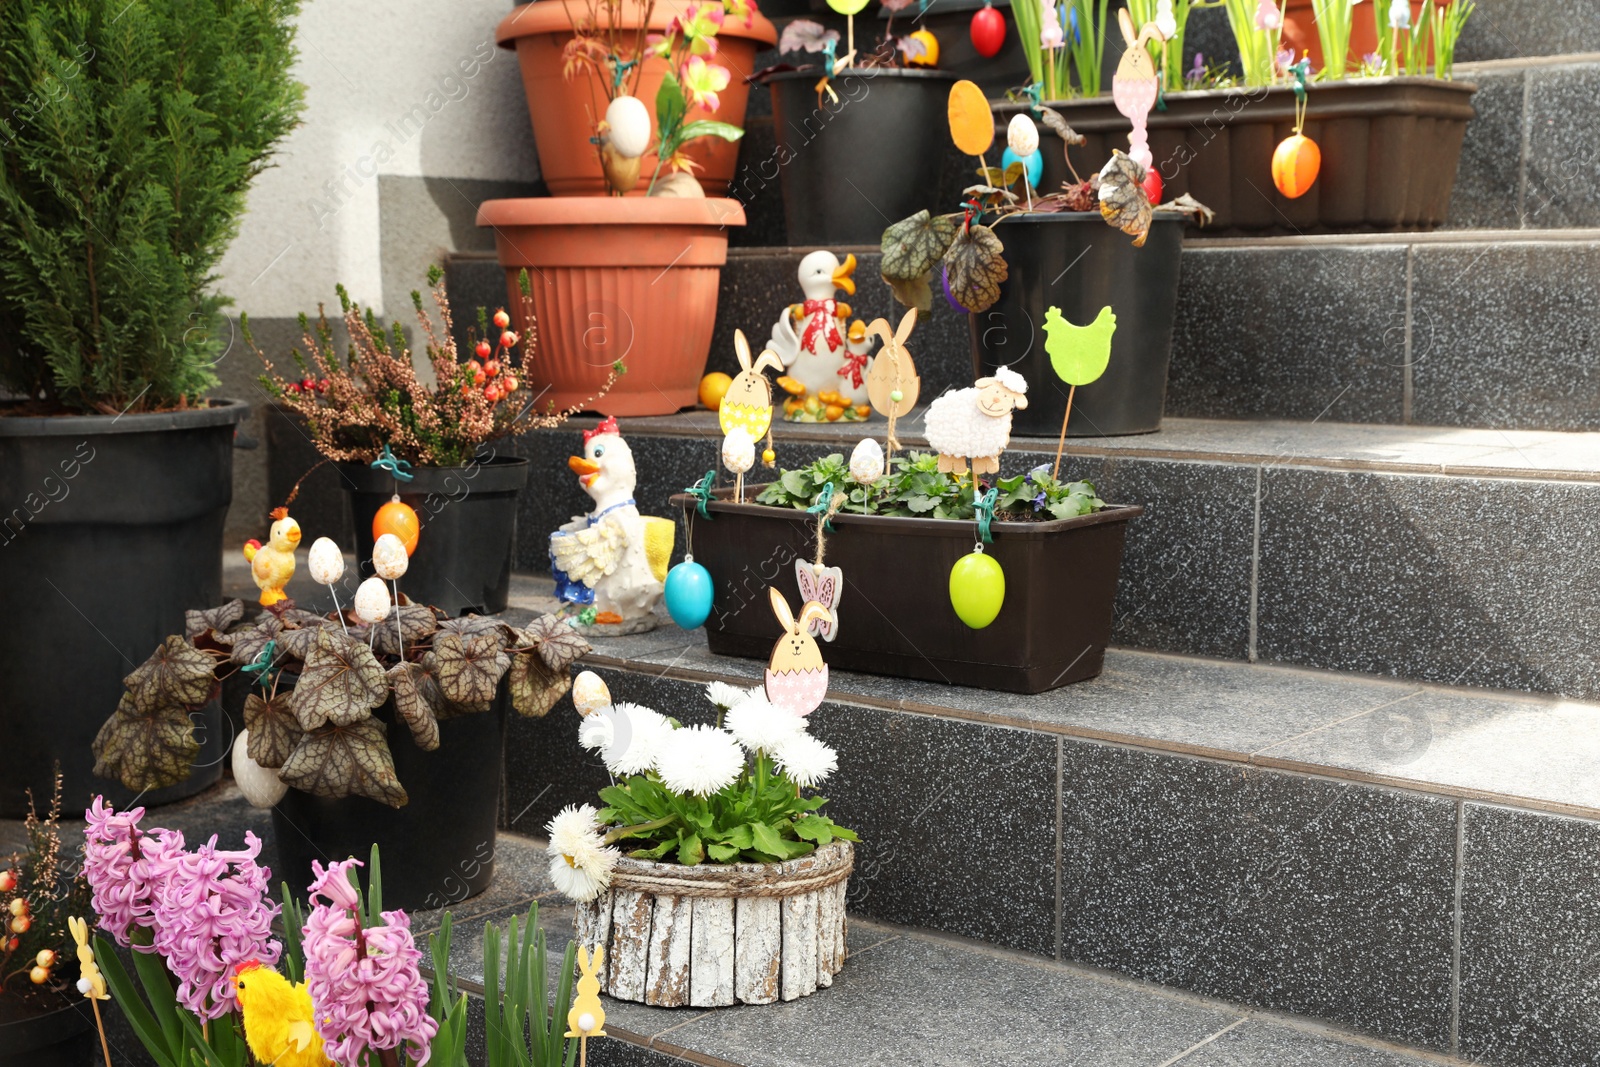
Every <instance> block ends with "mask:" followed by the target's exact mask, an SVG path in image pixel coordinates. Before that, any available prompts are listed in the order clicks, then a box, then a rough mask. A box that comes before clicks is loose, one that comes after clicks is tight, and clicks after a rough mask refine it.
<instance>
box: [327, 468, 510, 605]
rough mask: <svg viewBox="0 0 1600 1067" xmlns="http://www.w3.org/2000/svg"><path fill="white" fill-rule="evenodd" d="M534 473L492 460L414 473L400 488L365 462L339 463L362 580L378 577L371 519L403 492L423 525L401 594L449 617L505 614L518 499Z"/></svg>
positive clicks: (401, 583) (404, 578)
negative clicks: (470, 614) (353, 527)
mask: <svg viewBox="0 0 1600 1067" xmlns="http://www.w3.org/2000/svg"><path fill="white" fill-rule="evenodd" d="M485 451H486V452H487V451H489V450H488V449H487V448H485ZM529 469H530V467H529V464H528V461H527V460H525V459H519V458H517V457H515V456H494V457H492V458H486V459H484V460H482V461H481V462H478V463H473V464H470V465H468V466H465V467H413V468H411V472H410V473H411V475H412V480H411V481H409V482H398V483H397V482H396V481H395V479H394V477H393V475H391V474H390V473H389V472H388V471H383V470H373V469H372V468H371V467H368V466H367V465H366V464H363V463H341V464H339V475H340V478H341V480H342V481H343V484H344V486H345V493H346V495H347V496H348V497H349V499H350V514H351V517H352V518H353V519H354V522H355V535H356V539H355V545H356V558H357V559H359V560H360V561H361V577H362V578H370V577H372V575H373V573H374V571H373V569H372V545H373V542H374V541H375V540H376V538H374V537H373V536H372V519H373V516H374V515H376V514H377V512H378V509H379V508H381V507H382V506H383V505H384V504H387V503H388V502H389V499H390V498H391V497H392V496H394V495H395V494H396V493H398V494H399V496H400V499H401V501H402V502H404V503H406V504H409V505H411V507H412V509H413V510H415V511H416V513H417V519H418V520H419V523H420V526H421V532H420V533H419V535H418V536H417V549H416V551H415V552H413V553H412V554H411V560H410V563H409V565H408V566H407V568H406V573H405V577H403V578H401V579H400V591H401V592H402V593H404V594H405V595H406V596H407V597H409V598H410V599H411V600H412V601H414V602H416V603H418V604H427V605H429V606H430V607H435V608H438V609H439V610H440V611H443V612H444V613H445V614H446V615H450V616H456V615H464V614H466V613H467V612H469V611H472V612H476V613H478V614H479V615H495V614H498V613H500V612H502V611H504V610H506V601H507V598H508V595H509V593H510V591H511V555H512V552H513V551H514V549H515V547H516V541H517V494H518V493H520V492H521V491H522V488H523V486H525V485H527V484H528V471H529Z"/></svg>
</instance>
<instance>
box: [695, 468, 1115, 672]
mask: <svg viewBox="0 0 1600 1067" xmlns="http://www.w3.org/2000/svg"><path fill="white" fill-rule="evenodd" d="M723 492H726V491H723ZM746 492H747V493H756V492H760V487H754V488H750V487H747V488H746ZM672 499H673V503H674V504H675V505H676V506H678V507H679V508H687V507H689V506H692V504H693V499H692V498H690V497H688V496H685V495H681V494H680V495H678V496H674V497H673V498H672ZM709 507H710V512H711V516H712V518H711V520H710V521H709V522H708V521H706V520H704V519H701V520H699V521H697V522H695V524H694V558H695V560H696V561H697V562H699V563H701V564H704V565H705V568H706V569H707V570H708V571H710V572H711V580H712V583H713V585H712V588H713V589H714V590H715V594H714V595H715V599H714V601H713V603H712V608H711V617H710V618H709V619H707V620H706V624H705V625H706V638H707V643H708V645H709V646H710V649H711V651H712V652H713V653H715V654H717V655H720V656H748V657H753V658H759V659H766V658H767V657H768V656H769V655H770V654H771V652H772V646H773V644H774V643H775V642H776V641H777V640H778V638H779V636H780V634H781V629H780V627H779V624H778V621H777V620H776V619H775V618H774V617H773V614H772V605H771V603H770V602H769V598H768V594H767V587H768V586H772V587H774V588H776V589H777V590H778V591H779V592H781V593H783V594H784V595H785V596H787V597H788V598H789V600H790V603H791V605H796V604H797V602H798V599H799V587H798V583H797V581H796V579H795V561H796V560H797V559H806V560H809V559H811V558H813V556H814V554H815V552H816V516H814V515H808V514H806V513H805V512H803V511H797V510H795V509H792V508H777V507H768V506H766V505H763V504H748V503H747V504H735V503H732V502H731V501H729V500H727V499H726V498H725V497H724V498H722V499H716V500H713V501H712V502H711V504H710V505H709ZM1143 510H1144V509H1143V508H1142V507H1139V506H1137V505H1134V506H1128V507H1109V508H1106V509H1105V510H1104V511H1100V512H1097V513H1096V514H1093V515H1084V516H1080V517H1078V518H1075V519H1057V520H1050V521H1047V522H997V523H995V524H994V525H993V526H992V527H991V530H992V532H993V536H994V541H993V543H992V544H988V545H985V546H984V552H986V553H987V554H989V555H991V556H992V557H993V558H994V559H995V561H996V562H998V563H999V564H1000V566H1001V568H1002V570H1003V571H1004V572H1005V583H1006V588H1005V600H1004V603H1003V604H1002V606H1001V608H1000V614H999V616H998V617H997V618H996V619H995V621H994V622H992V623H990V624H989V626H987V627H985V628H984V629H982V630H974V629H972V628H970V627H968V626H967V625H966V623H964V622H962V621H961V620H960V619H959V618H957V616H956V613H955V609H954V608H952V607H951V605H950V596H949V589H948V580H947V579H948V575H949V574H950V568H952V567H954V566H955V564H956V561H957V560H959V559H960V558H961V557H962V556H965V555H966V554H967V553H969V552H971V551H972V547H973V543H974V542H975V541H976V540H977V526H976V524H975V523H971V522H957V521H954V520H951V519H917V518H890V517H885V516H879V515H845V514H840V515H835V516H834V518H833V525H834V532H833V533H832V534H830V535H829V536H828V555H827V561H828V565H829V566H837V567H839V568H840V569H841V570H842V571H843V572H844V593H843V595H842V596H841V597H840V598H839V602H838V607H839V634H838V637H837V638H835V640H833V641H832V642H831V643H829V642H819V643H820V646H821V649H822V656H823V658H824V659H825V660H827V662H828V665H829V667H830V668H831V669H833V670H842V671H862V672H865V673H868V674H882V675H888V676H890V677H894V678H921V679H925V680H927V681H932V682H944V683H946V684H952V685H970V686H979V687H982V688H986V689H997V690H1002V691H1005V692H1010V693H1042V692H1044V691H1046V690H1049V689H1056V688H1058V687H1060V686H1063V685H1068V684H1070V683H1072V682H1081V681H1083V680H1085V679H1088V678H1093V677H1094V676H1095V675H1097V674H1099V673H1100V669H1101V667H1102V665H1103V663H1104V659H1105V650H1106V643H1107V642H1108V641H1109V640H1110V639H1111V617H1112V607H1113V605H1114V603H1115V601H1116V597H1117V577H1118V574H1119V573H1120V571H1121V569H1122V548H1123V540H1124V537H1125V536H1126V534H1127V529H1128V523H1129V521H1130V520H1132V519H1134V518H1135V517H1137V516H1138V515H1139V514H1140V513H1141V512H1143Z"/></svg>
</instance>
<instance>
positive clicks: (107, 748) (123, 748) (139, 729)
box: [94, 694, 200, 791]
mask: <svg viewBox="0 0 1600 1067" xmlns="http://www.w3.org/2000/svg"><path fill="white" fill-rule="evenodd" d="M199 754H200V740H199V738H197V737H196V736H195V732H194V724H193V723H192V722H190V721H189V713H188V711H187V710H186V709H184V708H183V707H181V706H178V705H170V704H169V705H166V706H155V705H152V706H148V707H140V706H138V705H136V704H135V703H134V701H133V698H132V694H124V695H123V697H122V702H121V703H120V704H118V705H117V710H116V712H115V713H113V714H112V716H111V718H109V719H107V720H106V722H105V725H104V726H102V727H100V732H99V733H98V734H96V735H95V739H94V773H95V774H96V775H98V776H100V777H101V778H110V779H115V780H117V781H120V782H121V783H122V784H123V785H125V786H127V787H128V788H129V789H133V790H136V791H139V790H145V789H163V788H165V787H167V786H169V785H177V784H178V783H179V782H181V781H183V780H184V779H185V778H187V777H189V771H190V768H191V767H192V765H193V764H194V758H195V757H196V756H197V755H199Z"/></svg>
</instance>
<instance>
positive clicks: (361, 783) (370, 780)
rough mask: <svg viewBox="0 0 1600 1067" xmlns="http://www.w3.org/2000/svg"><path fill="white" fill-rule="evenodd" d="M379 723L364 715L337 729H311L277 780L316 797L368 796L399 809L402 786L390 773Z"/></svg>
mask: <svg viewBox="0 0 1600 1067" xmlns="http://www.w3.org/2000/svg"><path fill="white" fill-rule="evenodd" d="M384 735H385V730H384V727H383V723H381V722H379V721H378V720H377V719H374V718H373V717H372V716H371V715H366V716H364V717H363V718H361V719H360V720H358V721H356V722H352V723H346V724H344V725H340V726H326V727H323V728H322V729H320V730H313V731H312V732H310V733H308V734H306V735H305V736H304V737H302V738H301V739H300V744H299V745H298V746H297V747H296V748H295V750H294V752H293V753H292V754H291V755H290V756H289V759H288V760H287V761H286V762H285V763H284V765H283V769H282V770H281V771H279V772H278V777H279V778H281V779H283V781H284V782H285V784H287V785H290V786H292V787H293V788H295V789H300V790H303V791H305V792H307V793H310V794H311V795H312V796H318V797H330V798H335V799H336V798H338V797H356V796H360V797H370V798H371V799H373V800H376V801H377V802H378V803H380V804H387V805H389V806H390V807H391V808H399V807H404V806H405V803H406V801H407V800H409V799H410V798H409V797H407V796H406V791H405V787H404V786H402V785H401V784H400V779H399V778H397V777H396V776H395V773H394V757H393V756H391V755H390V754H389V745H388V743H387V742H386V741H385V739H384Z"/></svg>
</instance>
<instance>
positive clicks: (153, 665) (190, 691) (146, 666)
mask: <svg viewBox="0 0 1600 1067" xmlns="http://www.w3.org/2000/svg"><path fill="white" fill-rule="evenodd" d="M216 665H217V661H216V660H215V659H213V658H211V657H210V656H208V655H206V654H205V653H204V652H201V651H200V650H199V649H198V648H195V647H194V646H193V645H191V644H190V643H189V642H187V641H185V640H184V639H183V638H181V637H179V636H178V635H177V634H172V635H171V636H169V637H168V638H167V639H166V640H165V641H163V642H161V646H160V647H159V648H157V649H156V650H155V652H153V653H151V655H150V658H149V659H147V660H145V661H144V662H143V663H141V664H140V665H139V666H138V667H136V668H134V671H133V673H132V674H130V675H128V676H127V677H126V678H124V679H123V680H122V684H123V685H125V686H127V687H128V693H129V694H130V695H131V696H132V698H133V702H134V704H135V705H136V706H137V707H138V708H139V711H140V713H141V714H149V713H150V712H151V711H152V710H153V709H155V708H166V707H173V706H177V705H185V706H188V707H196V706H198V705H201V704H204V703H205V702H206V701H207V700H210V699H211V689H212V687H213V686H214V685H216V682H217V677H216V673H215V671H216Z"/></svg>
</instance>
